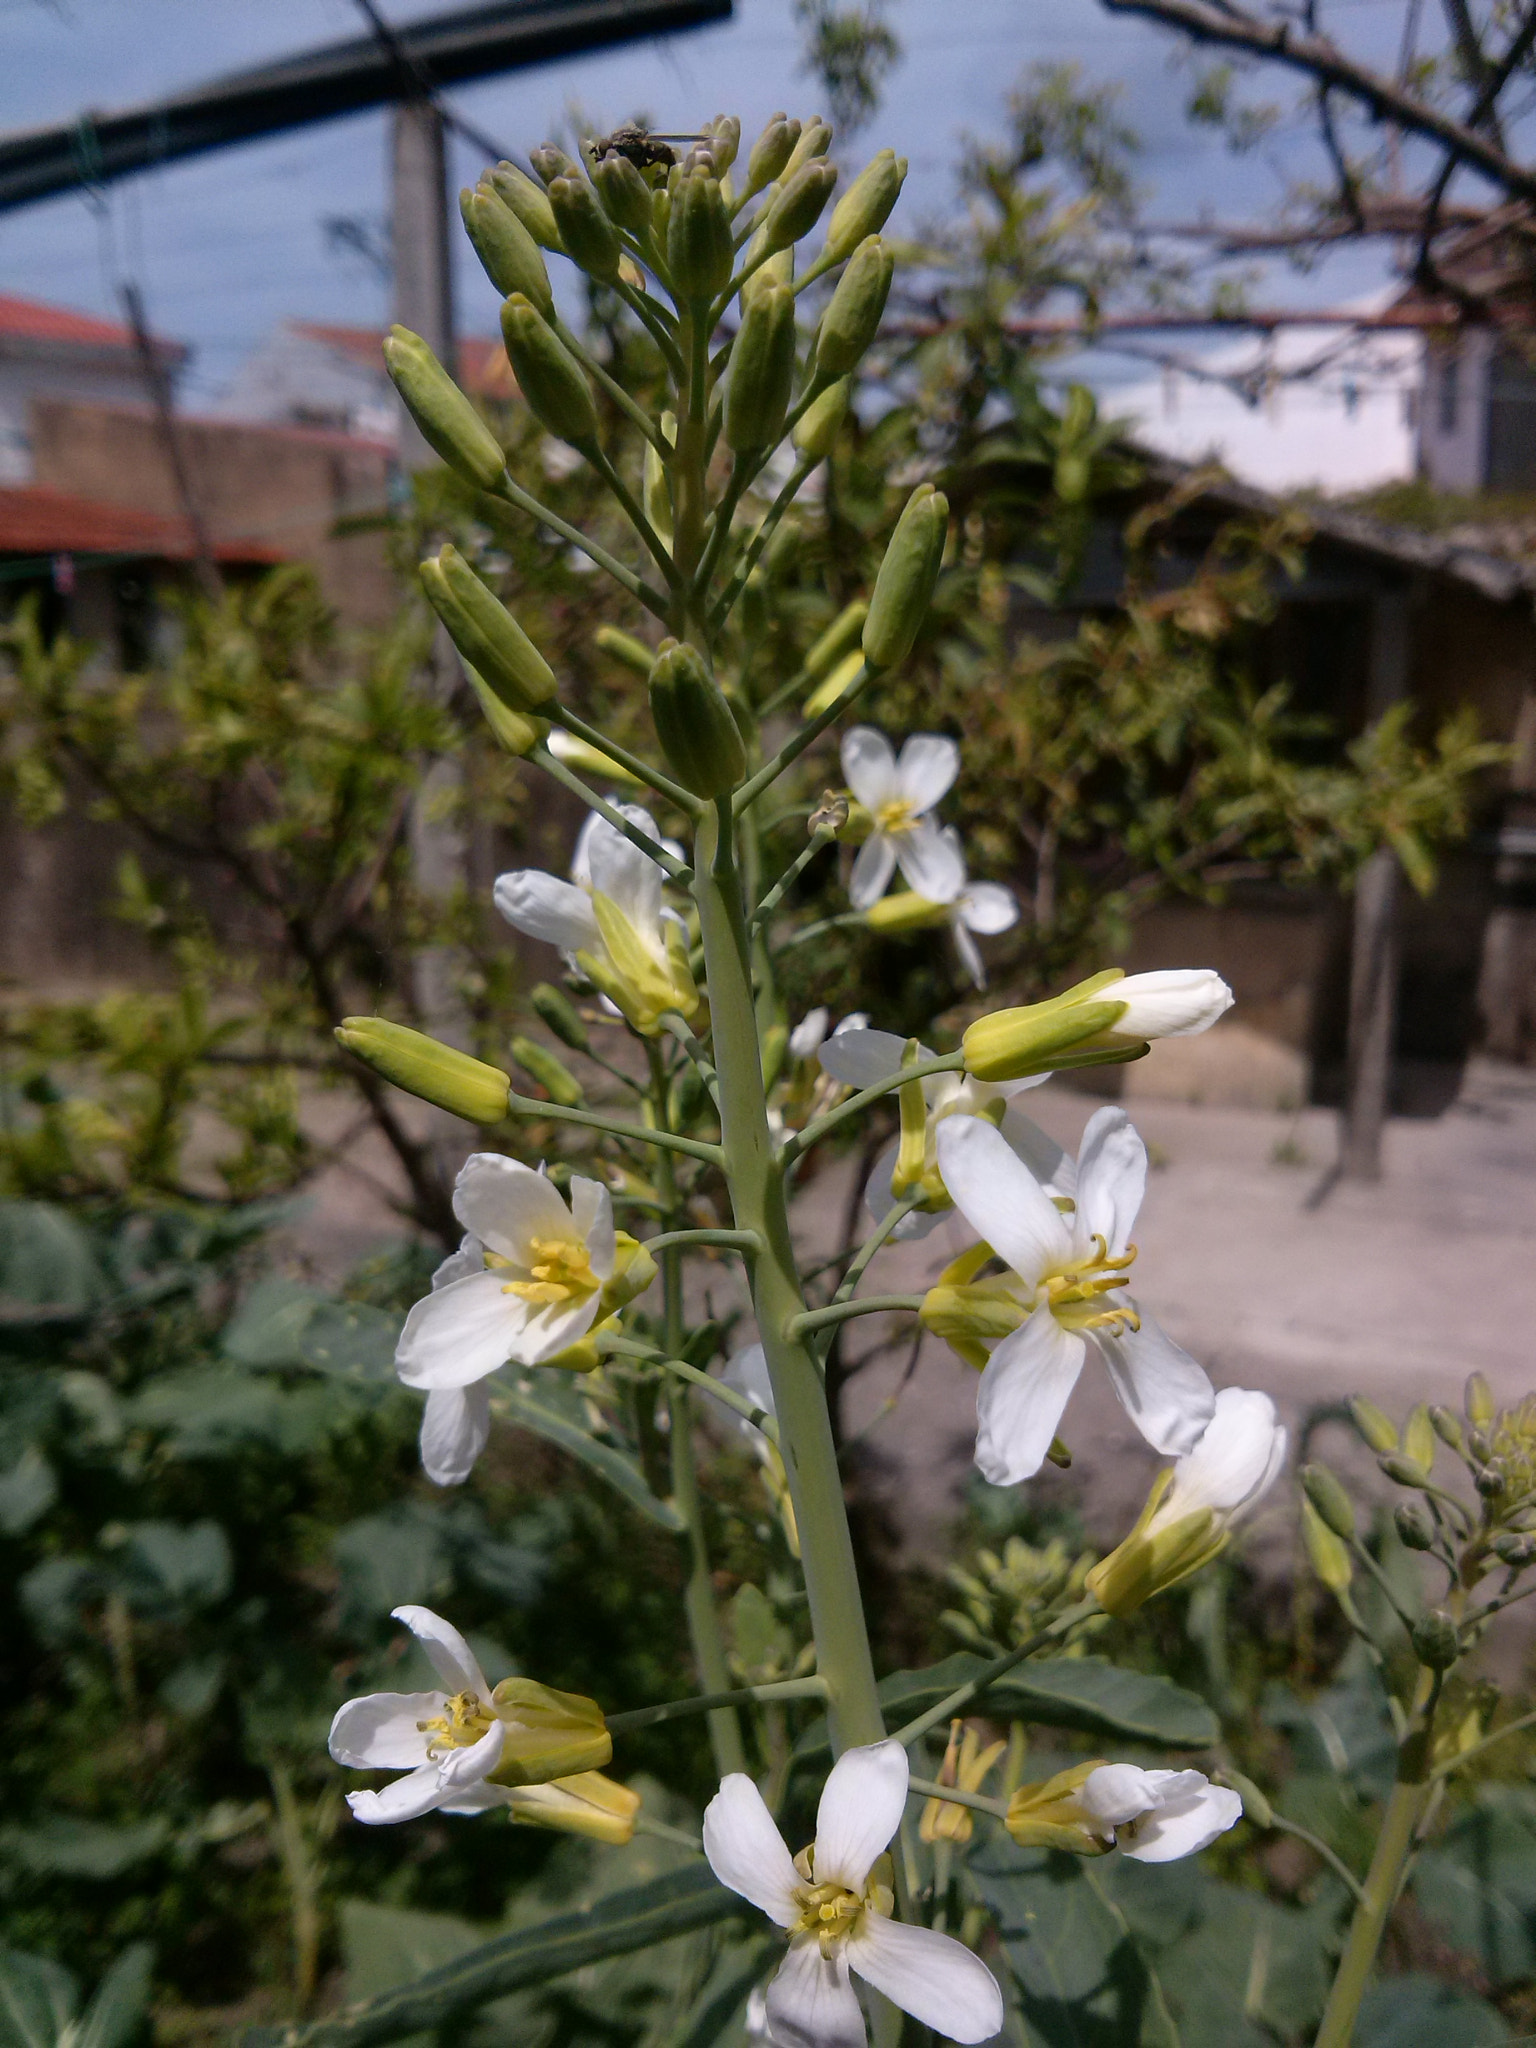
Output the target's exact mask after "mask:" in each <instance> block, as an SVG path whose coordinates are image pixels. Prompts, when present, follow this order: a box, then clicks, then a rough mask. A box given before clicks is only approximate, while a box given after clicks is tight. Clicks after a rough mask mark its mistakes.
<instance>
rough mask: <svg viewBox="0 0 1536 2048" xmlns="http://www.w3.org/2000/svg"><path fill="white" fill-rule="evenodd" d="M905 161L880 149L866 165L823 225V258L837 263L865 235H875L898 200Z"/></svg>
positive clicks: (905, 171) (890, 152) (904, 172)
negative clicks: (825, 234)
mask: <svg viewBox="0 0 1536 2048" xmlns="http://www.w3.org/2000/svg"><path fill="white" fill-rule="evenodd" d="M906 175H907V160H906V158H905V157H904V156H898V155H897V154H896V152H895V150H894V149H882V150H881V151H880V153H879V155H878V156H876V157H874V158H872V159H871V160H870V162H869V163H867V164H866V165H865V166H864V168H863V170H862V171H860V173H859V175H858V176H857V177H856V178H855V179H854V181H853V183H852V184H851V185H850V186H849V187H848V190H847V191H846V192H845V193H844V194H843V196H842V198H841V199H839V201H838V202H837V205H836V206H835V207H834V208H833V209H832V218H831V220H829V221H828V223H827V251H826V253H827V255H828V256H829V257H831V258H832V260H833V261H834V262H837V263H841V262H842V260H843V258H844V257H845V256H851V255H852V253H853V251H854V250H855V249H857V248H858V246H859V244H860V242H862V241H863V240H864V238H865V236H866V235H878V234H879V232H880V230H881V229H882V228H883V227H884V226H885V224H886V222H887V221H888V220H889V219H890V217H891V210H892V208H893V207H894V206H895V204H896V202H897V200H898V199H899V198H900V197H901V187H902V181H903V180H904V179H905V177H906Z"/></svg>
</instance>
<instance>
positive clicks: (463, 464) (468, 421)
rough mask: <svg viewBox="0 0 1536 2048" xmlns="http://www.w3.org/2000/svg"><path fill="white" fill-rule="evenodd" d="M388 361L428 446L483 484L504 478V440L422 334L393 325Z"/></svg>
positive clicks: (386, 351)
mask: <svg viewBox="0 0 1536 2048" xmlns="http://www.w3.org/2000/svg"><path fill="white" fill-rule="evenodd" d="M384 367H385V368H386V369H387V370H388V372H389V375H390V379H391V381H392V382H393V384H394V387H395V389H396V390H397V391H398V392H399V394H400V396H401V397H402V398H403V399H404V400H405V404H406V409H407V411H408V412H409V413H410V415H411V418H412V419H413V420H414V421H415V422H416V424H417V426H418V427H419V428H420V429H421V436H422V439H423V440H424V441H425V442H426V443H427V445H428V447H430V448H432V449H435V450H436V452H437V453H438V454H439V455H441V457H442V458H443V460H444V462H446V463H447V464H448V466H449V468H450V469H456V470H457V471H458V473H459V475H460V476H462V477H466V478H467V479H468V480H469V481H470V482H471V483H475V484H479V486H480V488H481V489H482V490H487V491H488V490H490V489H491V488H492V486H493V485H495V484H497V483H499V482H500V481H501V473H502V471H503V470H504V469H505V468H506V466H507V458H506V456H505V454H504V453H503V452H502V447H501V443H500V442H499V441H498V440H497V439H496V436H495V435H494V434H493V433H492V432H491V430H490V428H489V427H488V426H487V425H486V424H485V421H484V420H483V419H481V417H480V415H479V413H477V412H476V411H475V408H474V407H473V406H472V405H471V404H470V402H469V400H468V399H467V398H466V397H465V396H464V394H463V392H462V391H461V390H460V389H459V387H458V385H457V384H455V383H454V381H453V379H452V378H451V377H450V376H449V374H448V372H447V371H446V370H445V369H444V368H443V366H442V364H441V363H440V362H439V361H438V360H437V357H436V356H435V355H433V353H432V351H431V349H429V348H428V347H427V344H426V343H425V342H424V341H423V340H422V338H421V336H420V335H419V334H412V332H411V330H410V329H409V328H408V327H392V328H391V329H390V330H389V335H388V338H387V339H386V341H385V343H384Z"/></svg>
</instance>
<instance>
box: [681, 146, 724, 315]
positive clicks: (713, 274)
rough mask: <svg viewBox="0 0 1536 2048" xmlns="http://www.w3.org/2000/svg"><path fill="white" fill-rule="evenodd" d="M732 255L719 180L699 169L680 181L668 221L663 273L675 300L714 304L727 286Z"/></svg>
mask: <svg viewBox="0 0 1536 2048" xmlns="http://www.w3.org/2000/svg"><path fill="white" fill-rule="evenodd" d="M734 255H735V251H734V249H733V247H732V244H731V216H730V214H729V213H728V212H727V210H726V204H725V197H724V194H723V193H722V192H721V190H720V180H719V179H718V178H715V177H711V176H710V175H709V173H708V172H707V171H705V170H703V169H702V168H701V169H699V170H696V171H693V172H692V173H691V174H690V175H689V176H687V177H685V178H680V179H679V180H678V184H677V189H676V191H675V192H674V193H673V194H672V211H671V214H670V216H669V218H668V220H667V270H668V272H669V274H670V278H671V284H672V290H673V292H674V294H675V295H676V296H677V297H678V298H679V299H691V300H709V299H713V298H715V297H716V296H717V295H718V294H719V293H721V292H723V291H724V290H725V287H726V286H727V285H728V284H729V283H730V281H731V264H732V260H733V258H734Z"/></svg>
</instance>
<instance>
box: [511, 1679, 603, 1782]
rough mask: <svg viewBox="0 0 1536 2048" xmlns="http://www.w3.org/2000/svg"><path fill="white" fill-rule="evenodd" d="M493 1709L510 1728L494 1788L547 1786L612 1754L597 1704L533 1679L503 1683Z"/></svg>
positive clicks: (590, 1768) (593, 1767)
mask: <svg viewBox="0 0 1536 2048" xmlns="http://www.w3.org/2000/svg"><path fill="white" fill-rule="evenodd" d="M491 1705H492V1706H493V1707H494V1708H495V1709H496V1715H497V1718H498V1720H500V1721H501V1722H502V1723H503V1725H504V1726H505V1728H506V1736H505V1739H504V1741H503V1743H502V1750H501V1761H500V1763H499V1764H498V1765H497V1766H496V1768H495V1770H494V1771H492V1772H491V1775H490V1782H491V1783H492V1784H493V1785H515V1786H521V1785H544V1784H547V1783H548V1782H549V1781H550V1780H551V1779H554V1778H568V1777H570V1776H571V1775H572V1774H573V1773H574V1772H577V1771H592V1770H596V1769H597V1768H598V1767H599V1766H600V1765H602V1764H605V1763H607V1762H608V1761H609V1759H610V1758H611V1757H612V1755H613V1737H612V1736H611V1735H610V1734H609V1733H608V1724H607V1722H606V1721H605V1720H604V1719H603V1712H602V1709H601V1707H599V1706H598V1704H597V1702H596V1700H589V1699H584V1698H583V1697H582V1696H581V1694H580V1693H574V1692H556V1691H555V1689H554V1687H553V1686H548V1685H540V1684H539V1682H538V1681H537V1679H533V1678H504V1679H503V1680H502V1681H501V1683H500V1685H498V1686H497V1687H496V1688H495V1690H494V1691H493V1692H492V1694H491Z"/></svg>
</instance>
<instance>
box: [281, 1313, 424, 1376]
mask: <svg viewBox="0 0 1536 2048" xmlns="http://www.w3.org/2000/svg"><path fill="white" fill-rule="evenodd" d="M399 1341H400V1318H399V1316H392V1315H387V1314H386V1313H385V1312H384V1310H383V1309H381V1308H372V1307H370V1306H369V1304H368V1303H367V1302H361V1301H323V1302H321V1303H320V1305H319V1307H318V1308H316V1309H315V1310H314V1312H313V1314H312V1315H311V1316H310V1317H309V1320H308V1321H307V1322H306V1323H305V1325H304V1333H303V1336H302V1337H301V1339H300V1341H299V1358H300V1361H301V1363H303V1364H304V1365H307V1366H311V1367H313V1369H314V1370H315V1371H316V1372H328V1373H335V1374H336V1375H337V1376H338V1377H339V1378H342V1379H352V1380H384V1381H387V1382H389V1383H391V1384H393V1382H394V1377H395V1346H396V1345H397V1344H398V1343H399Z"/></svg>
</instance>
